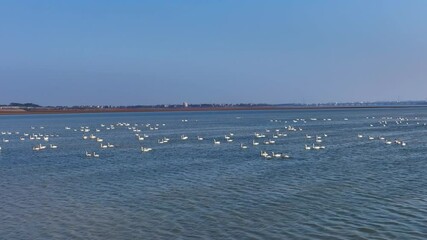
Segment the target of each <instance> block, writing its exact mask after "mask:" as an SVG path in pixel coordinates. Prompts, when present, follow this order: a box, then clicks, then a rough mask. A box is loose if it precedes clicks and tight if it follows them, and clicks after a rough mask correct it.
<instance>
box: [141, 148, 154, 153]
mask: <svg viewBox="0 0 427 240" xmlns="http://www.w3.org/2000/svg"><path fill="white" fill-rule="evenodd" d="M151 150H153V149H152V148H145V147H141V151H142V152H149V151H151Z"/></svg>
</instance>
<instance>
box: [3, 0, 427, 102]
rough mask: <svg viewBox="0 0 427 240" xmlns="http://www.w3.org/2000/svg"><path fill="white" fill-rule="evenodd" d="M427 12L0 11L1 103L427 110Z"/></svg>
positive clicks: (113, 5)
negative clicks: (355, 105)
mask: <svg viewBox="0 0 427 240" xmlns="http://www.w3.org/2000/svg"><path fill="white" fill-rule="evenodd" d="M426 65H427V1H424V0H419V1H417V0H411V1H405V0H402V1H393V0H383V1H381V0H376V1H372V0H357V1H356V0H354V1H342V0H336V1H333V0H323V1H320V0H319V1H316V0H311V1H308V0H307V1H303V0H295V1H285V0H281V1H250V0H248V1H232V0H230V1H221V0H218V1H199V0H194V1H179V0H177V1H158V0H157V1H138V0H135V1H131V0H122V1H106V0H103V1H90V0H84V1H83V0H73V1H56V0H52V1H43V0H34V1H15V0H13V1H1V2H0V103H3V104H6V103H10V102H34V103H38V104H42V105H75V104H102V105H104V104H111V105H122V104H125V105H134V104H167V103H181V102H183V101H187V102H189V103H214V102H215V103H240V102H245V103H259V102H262V103H289V102H306V103H311V102H335V101H338V102H343V101H377V100H398V99H400V100H425V99H427V66H426Z"/></svg>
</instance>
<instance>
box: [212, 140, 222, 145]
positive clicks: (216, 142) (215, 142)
mask: <svg viewBox="0 0 427 240" xmlns="http://www.w3.org/2000/svg"><path fill="white" fill-rule="evenodd" d="M213 142H214V144H217V145H218V144H221V142H220V141H217V140H215V139H214V140H213Z"/></svg>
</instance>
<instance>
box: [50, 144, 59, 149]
mask: <svg viewBox="0 0 427 240" xmlns="http://www.w3.org/2000/svg"><path fill="white" fill-rule="evenodd" d="M50 148H52V149H56V148H58V146H57V145H53V144H50Z"/></svg>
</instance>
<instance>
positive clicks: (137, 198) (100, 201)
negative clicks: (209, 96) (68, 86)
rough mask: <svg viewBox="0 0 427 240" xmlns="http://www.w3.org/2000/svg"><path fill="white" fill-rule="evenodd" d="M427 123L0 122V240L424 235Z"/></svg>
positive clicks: (189, 116) (168, 118) (385, 113)
mask: <svg viewBox="0 0 427 240" xmlns="http://www.w3.org/2000/svg"><path fill="white" fill-rule="evenodd" d="M315 119H316V120H315ZM426 123H427V109H425V108H413V109H366V110H304V111H296V110H295V111H227V112H184V113H183V112H181V113H114V114H70V115H28V116H0V131H1V132H2V135H0V138H2V141H1V142H0V146H1V148H2V149H1V151H0V213H1V214H0V239H74V238H77V239H190V238H196V239H426V238H427V158H426V153H427V151H426V149H427V148H426V147H427V126H426V125H425V124H426ZM101 124H103V125H101ZM135 124H137V125H135ZM148 124H150V125H148ZM156 124H158V126H156ZM111 125H113V128H111ZM289 126H291V127H290V128H289ZM65 127H69V128H70V129H65ZM82 127H83V129H84V128H85V127H88V129H90V132H87V133H84V132H82V131H81V129H82ZM150 127H151V129H152V130H150ZM156 128H157V130H156ZM96 129H98V130H99V132H97V131H96ZM138 129H139V130H141V131H140V132H138ZM276 129H277V131H276ZM289 129H295V130H296V131H293V130H289ZM16 132H19V133H16ZM255 132H257V133H259V134H264V135H266V137H265V138H256V137H255V135H254V133H255ZM24 133H26V134H27V135H26V136H25V135H24ZM230 133H232V134H233V136H230ZM90 134H93V135H96V136H97V137H99V138H102V139H103V142H97V141H96V140H89V139H88V140H84V139H83V137H82V136H83V135H86V136H89V135H90ZM135 134H140V136H143V134H147V135H148V137H145V139H144V140H143V141H139V140H138V139H137V137H136V136H135ZM273 134H275V135H276V136H277V135H281V136H277V138H273ZM285 134H286V136H285ZM359 134H360V135H363V136H362V137H358V135H359ZM41 135H43V136H46V135H48V136H49V141H44V140H43V137H41V139H40V140H37V139H34V140H30V139H29V138H30V137H33V136H41ZM181 135H186V136H188V140H181ZM225 135H227V136H229V137H230V138H231V139H233V142H227V141H226V140H225ZM306 135H309V136H312V138H307V136H306ZM316 135H317V136H319V140H321V141H322V142H321V143H316V142H315V139H316ZM325 135H326V136H325ZM197 136H201V137H203V138H204V140H203V141H199V140H197ZM369 136H371V137H373V138H374V139H373V140H370V139H369V138H368V137H369ZM21 137H23V139H24V140H20V138H21ZM163 137H168V138H170V141H169V142H168V143H165V144H159V143H158V140H159V139H162V138H163ZM379 137H383V138H384V139H383V140H382V139H379ZM214 139H216V140H218V141H221V144H213V140H214ZM268 139H270V140H275V143H274V144H268V145H266V144H264V142H265V141H267V140H268ZM396 139H398V140H399V141H404V142H405V143H406V144H407V145H406V146H402V144H396V143H395V140H396ZM8 140H9V142H7V141H8ZM253 140H255V141H257V142H259V143H260V144H259V145H258V146H253V144H252V141H253ZM388 140H390V141H392V143H391V144H386V143H385V141H388ZM107 143H110V144H114V147H113V148H107V149H101V148H100V144H107ZM241 143H242V144H244V145H246V146H247V147H248V148H247V149H242V148H241V147H240V144H241ZM38 144H42V145H45V146H47V148H46V149H44V150H41V151H34V150H33V149H32V148H33V147H34V146H37V145H38ZM49 144H54V145H57V146H58V148H57V149H50V148H49ZM313 144H315V145H316V146H325V149H320V150H305V145H307V146H308V147H311V146H312V145H313ZM141 146H143V147H146V148H152V149H153V150H152V151H150V152H141V149H140V148H141ZM86 151H87V152H88V153H92V152H96V153H97V154H99V158H95V157H87V156H86V155H85V152H86ZM261 151H266V152H267V153H268V154H270V155H271V152H275V153H283V154H287V155H289V156H290V158H275V157H272V158H271V159H266V158H264V157H261V156H260V152H261Z"/></svg>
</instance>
